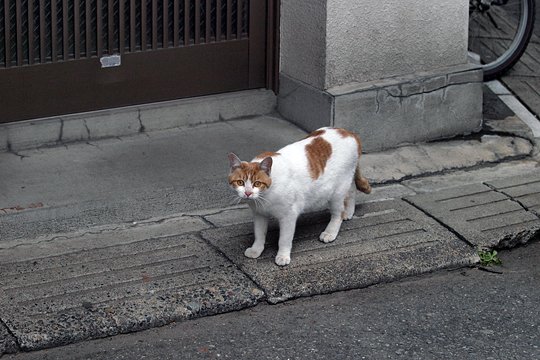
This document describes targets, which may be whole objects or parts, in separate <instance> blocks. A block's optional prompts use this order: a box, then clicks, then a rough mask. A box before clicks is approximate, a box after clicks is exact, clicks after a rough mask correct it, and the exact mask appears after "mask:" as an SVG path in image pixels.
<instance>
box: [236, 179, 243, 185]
mask: <svg viewBox="0 0 540 360" xmlns="http://www.w3.org/2000/svg"><path fill="white" fill-rule="evenodd" d="M236 185H238V186H244V180H236Z"/></svg>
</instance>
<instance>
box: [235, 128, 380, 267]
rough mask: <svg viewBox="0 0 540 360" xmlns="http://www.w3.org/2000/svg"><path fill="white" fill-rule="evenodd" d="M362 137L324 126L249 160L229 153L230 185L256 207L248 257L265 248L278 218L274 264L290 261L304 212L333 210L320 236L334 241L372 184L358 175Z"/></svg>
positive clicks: (254, 256)
mask: <svg viewBox="0 0 540 360" xmlns="http://www.w3.org/2000/svg"><path fill="white" fill-rule="evenodd" d="M361 153H362V144H361V142H360V138H359V137H358V136H357V135H356V134H354V133H352V132H349V131H347V130H345V129H336V128H321V129H318V130H316V131H314V132H312V133H311V134H309V135H308V137H306V138H305V139H303V140H300V141H298V142H295V143H293V144H290V145H287V146H285V147H284V148H282V149H280V150H278V151H277V152H265V153H262V154H260V155H258V156H257V157H255V159H253V160H252V161H251V162H246V161H241V160H240V159H239V158H238V156H236V155H235V154H233V153H230V154H229V163H230V167H231V172H230V174H229V184H230V185H231V187H232V188H233V189H234V190H235V191H236V193H237V195H238V196H239V197H240V198H242V199H245V200H247V203H248V204H249V206H250V207H251V209H252V210H253V222H254V228H255V229H254V230H255V231H254V232H255V241H254V242H253V245H252V246H251V247H250V248H248V249H246V251H245V255H246V256H247V257H250V258H257V257H259V256H260V255H261V253H262V252H263V250H264V244H265V240H266V231H267V228H268V220H269V218H271V217H274V218H276V219H277V220H278V222H279V228H280V231H279V242H278V245H279V249H278V253H277V255H276V259H275V261H276V264H277V265H280V266H284V265H287V264H289V263H290V261H291V249H292V241H293V237H294V231H295V227H296V220H297V219H298V216H299V215H300V214H302V213H306V212H311V211H319V210H323V209H330V214H331V219H330V222H329V223H328V225H327V226H326V229H325V230H324V231H323V232H322V233H321V235H320V237H319V239H320V240H321V241H323V242H325V243H327V242H331V241H334V240H335V239H336V236H337V235H338V232H339V229H340V227H341V223H342V222H343V220H349V219H351V218H352V216H353V214H354V208H355V194H356V189H358V190H360V191H362V192H364V193H366V194H369V193H370V192H371V187H370V185H369V183H368V181H367V179H366V178H364V177H362V175H361V173H360V165H359V159H360V155H361Z"/></svg>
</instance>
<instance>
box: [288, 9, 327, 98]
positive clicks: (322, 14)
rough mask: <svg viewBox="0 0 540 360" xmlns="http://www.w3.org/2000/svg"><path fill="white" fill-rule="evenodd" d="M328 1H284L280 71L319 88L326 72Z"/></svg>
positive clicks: (322, 83) (323, 81)
mask: <svg viewBox="0 0 540 360" xmlns="http://www.w3.org/2000/svg"><path fill="white" fill-rule="evenodd" d="M326 3H327V0H309V1H307V0H302V1H299V0H281V19H280V21H281V29H280V36H281V39H280V41H281V44H280V47H281V56H280V70H281V71H282V72H283V73H285V74H290V75H291V76H293V77H294V78H295V79H297V80H300V81H302V82H304V83H306V84H309V85H311V86H314V87H316V88H323V87H324V84H325V72H326V63H325V62H326Z"/></svg>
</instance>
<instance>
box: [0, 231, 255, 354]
mask: <svg viewBox="0 0 540 360" xmlns="http://www.w3.org/2000/svg"><path fill="white" fill-rule="evenodd" d="M112 232H113V233H114V231H112ZM121 233H122V231H116V235H118V237H122V234H121ZM110 235H114V234H110ZM112 237H113V239H115V237H114V236H112ZM70 241H72V242H75V243H80V245H83V244H86V246H87V247H82V248H81V249H79V250H72V251H65V250H64V251H60V252H58V251H49V253H47V254H43V255H42V256H40V257H33V256H30V255H29V254H28V253H27V254H26V255H25V254H20V253H18V254H17V256H11V258H10V260H9V261H3V262H2V264H1V265H0V271H1V273H2V282H1V284H0V289H1V291H0V307H1V309H2V319H3V320H4V322H5V324H6V325H7V326H8V327H9V329H10V330H11V332H12V334H14V335H15V337H16V338H17V341H18V344H19V345H20V347H21V349H22V350H24V351H29V350H37V349H42V348H47V347H53V346H61V345H65V344H67V343H72V342H76V341H81V340H86V339H89V338H97V337H105V336H112V335H116V334H119V333H127V332H133V331H137V330H143V329H147V328H150V327H155V326H161V325H165V324H167V323H170V322H173V321H180V320H186V319H191V318H194V317H199V316H207V315H212V314H217V313H221V312H225V311H233V310H239V309H242V308H244V307H248V306H253V305H255V304H256V303H257V302H258V301H260V300H261V298H262V297H263V295H264V294H263V292H262V291H261V290H260V289H258V288H257V286H256V285H255V284H254V283H253V282H252V281H251V280H249V279H248V278H247V277H246V276H245V275H244V274H242V273H241V272H240V271H239V270H238V269H236V268H235V267H234V266H233V265H232V264H231V263H230V262H229V261H228V260H226V259H225V258H224V257H223V256H221V255H220V254H218V253H217V252H216V251H215V250H213V249H212V248H211V247H210V246H209V245H208V244H207V243H206V242H204V241H203V240H201V239H199V238H197V237H195V236H193V235H172V236H162V237H143V238H142V239H140V240H136V241H135V240H131V241H130V242H129V243H119V242H115V241H114V240H113V241H109V242H108V243H106V244H100V245H98V244H92V243H90V242H88V239H86V238H85V236H84V235H83V236H79V237H74V238H71V239H70ZM53 242H54V241H53ZM89 243H90V246H88V245H89ZM12 250H13V249H11V250H10V249H4V250H2V251H0V254H1V255H3V256H2V257H7V255H8V253H9V252H10V251H12Z"/></svg>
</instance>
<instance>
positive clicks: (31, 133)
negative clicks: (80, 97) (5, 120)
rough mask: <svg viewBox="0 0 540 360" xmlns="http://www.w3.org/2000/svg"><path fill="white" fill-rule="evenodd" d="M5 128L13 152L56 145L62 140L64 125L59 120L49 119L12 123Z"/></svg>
mask: <svg viewBox="0 0 540 360" xmlns="http://www.w3.org/2000/svg"><path fill="white" fill-rule="evenodd" d="M4 126H6V127H7V137H8V142H9V144H10V146H11V150H14V151H18V150H23V149H28V148H35V147H40V146H47V145H54V144H56V143H57V142H58V141H59V139H60V133H61V128H62V123H61V121H60V119H59V118H48V119H44V120H40V121H22V122H18V123H10V124H6V125H4Z"/></svg>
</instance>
